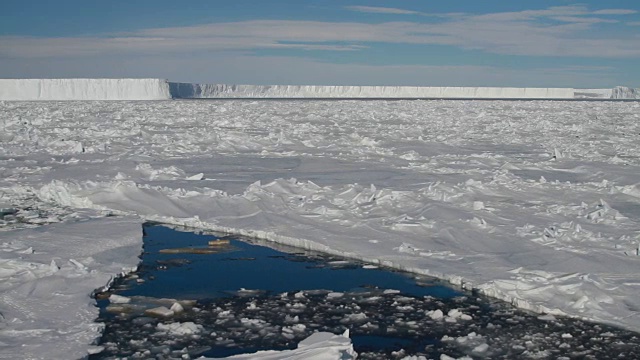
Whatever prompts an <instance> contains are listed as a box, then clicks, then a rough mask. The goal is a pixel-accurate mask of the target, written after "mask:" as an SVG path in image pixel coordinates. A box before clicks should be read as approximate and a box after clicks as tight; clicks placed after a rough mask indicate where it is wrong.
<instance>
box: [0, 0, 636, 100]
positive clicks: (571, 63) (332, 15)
mask: <svg viewBox="0 0 640 360" xmlns="http://www.w3.org/2000/svg"><path fill="white" fill-rule="evenodd" d="M638 64H640V1H638V0H607V1H602V0H600V1H593V0H583V1H580V2H575V1H565V0H556V1H547V0H535V1H525V0H522V1H521V0H517V1H516V0H510V1H508V0H484V1H478V0H456V1H442V0H438V1H435V0H396V1H390V0H386V1H384V0H370V1H359V0H353V1H348V0H347V1H345V0H323V1H319V0H306V1H301V0H277V1H276V0H274V1H270V0H192V1H176V0H137V1H120V0H111V1H106V0H100V1H98V0H96V1H86V0H82V1H80V0H63V1H50V0H38V1H36V0H19V1H17V0H2V1H0V78H24V77H26V78H73V77H83V78H87V77H89V78H91V77H109V78H119V77H136V78H137V77H153V78H166V79H169V80H171V81H183V82H200V83H226V84H262V85H264V84H292V85H304V84H313V85H415V86H519V87H525V86H529V87H576V88H590V87H593V88H596V87H612V86H616V85H625V86H632V87H640V66H638Z"/></svg>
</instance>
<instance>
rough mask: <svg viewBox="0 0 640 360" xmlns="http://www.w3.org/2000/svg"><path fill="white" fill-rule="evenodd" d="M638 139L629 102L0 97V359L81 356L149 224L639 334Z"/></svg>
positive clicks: (639, 110) (638, 115)
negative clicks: (97, 304)
mask: <svg viewBox="0 0 640 360" xmlns="http://www.w3.org/2000/svg"><path fill="white" fill-rule="evenodd" d="M639 138H640V103H637V102H554V101H466V100H465V101H462V100H459V101H445V100H437V101H381V100H378V101H324V100H322V101H320V100H306V101H301V100H297V101H296V100H279V101H251V100H211V101H179V100H178V101H164V102H137V101H110V102H108V101H104V102H82V101H77V102H8V101H7V102H0V143H1V146H0V174H1V176H0V208H1V209H2V210H1V211H2V212H0V214H5V215H2V216H1V217H0V229H2V230H4V231H0V249H1V250H2V251H0V279H1V280H0V313H2V317H1V318H0V357H5V358H15V357H16V356H17V355H16V354H21V355H20V356H19V357H26V358H56V357H57V356H55V355H56V354H62V353H64V354H70V355H69V356H63V358H70V357H79V356H81V353H82V352H85V353H86V351H87V348H88V344H89V343H90V342H91V340H92V339H94V338H95V337H96V336H97V332H98V331H99V329H97V328H96V326H97V325H95V324H93V323H92V320H93V318H94V317H95V316H96V315H97V309H95V308H92V307H91V302H92V301H91V300H90V298H89V294H90V293H91V290H92V289H94V288H98V287H102V286H105V285H107V283H108V282H109V279H110V276H114V275H116V274H118V273H120V272H123V271H128V270H130V269H131V268H132V267H135V264H136V263H137V261H138V259H137V258H136V256H137V255H139V252H140V251H141V244H142V243H141V239H140V232H141V227H140V224H141V222H142V221H144V220H156V221H160V222H165V223H170V224H178V225H187V226H192V227H198V228H204V229H210V230H218V231H225V232H231V233H238V234H243V235H249V236H254V237H259V238H262V239H267V240H271V241H275V242H280V243H285V244H290V245H295V246H298V247H303V248H307V249H314V250H320V251H324V252H327V253H333V254H340V255H345V256H348V257H353V258H357V259H364V260H367V261H371V262H373V263H376V264H381V265H384V266H389V267H394V268H399V269H405V270H409V271H413V272H415V273H419V274H426V275H432V276H436V277H439V278H443V279H447V280H449V281H451V282H452V283H454V284H459V285H462V286H464V287H465V288H476V289H478V290H479V291H480V292H483V293H485V294H488V295H491V296H494V297H497V298H501V299H505V300H507V301H511V302H512V303H514V304H515V305H517V306H519V307H522V308H526V309H531V310H534V311H537V312H545V313H550V314H554V315H557V314H567V315H570V316H575V317H580V318H586V319H591V320H596V321H600V322H605V323H609V324H615V325H619V326H622V327H624V328H628V329H631V330H635V331H640V296H638V294H639V291H640V280H639V279H638V276H637V273H638V268H639V266H640V256H638V254H639V244H640V216H639V215H640V157H639V146H640V145H639ZM107 214H112V215H120V216H118V217H107V218H105V217H104V216H106V215H107ZM55 222H60V223H58V224H52V225H43V224H48V223H55ZM34 226H39V227H35V228H32V229H31V228H29V227H34ZM52 260H53V262H52ZM340 344H342V343H341V342H340ZM23 345H24V346H23ZM89 349H92V348H89ZM56 351H59V353H57V352H56ZM91 351H94V350H91ZM76 354H77V355H78V356H76ZM72 355H73V356H72Z"/></svg>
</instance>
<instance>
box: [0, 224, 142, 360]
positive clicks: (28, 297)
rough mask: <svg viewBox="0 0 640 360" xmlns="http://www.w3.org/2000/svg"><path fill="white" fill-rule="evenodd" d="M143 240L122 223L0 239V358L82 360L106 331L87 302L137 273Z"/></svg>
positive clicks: (1, 235) (76, 226) (59, 228)
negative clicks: (121, 277)
mask: <svg viewBox="0 0 640 360" xmlns="http://www.w3.org/2000/svg"><path fill="white" fill-rule="evenodd" d="M141 237H142V231H141V228H140V222H139V221H132V220H126V219H122V218H117V219H116V218H101V219H93V220H91V219H85V220H82V221H78V222H68V223H60V224H54V225H49V226H47V227H39V228H35V229H21V230H14V231H11V232H0V313H1V315H0V358H2V359H78V358H83V357H85V356H87V355H88V351H90V350H92V349H93V348H92V347H90V346H89V344H91V343H93V342H94V341H96V340H97V339H98V338H99V337H100V335H101V333H102V328H103V324H98V323H95V322H94V320H95V319H96V318H97V317H98V313H99V309H98V308H97V307H96V305H95V301H94V300H92V299H91V298H90V297H89V295H90V294H91V293H92V292H93V291H94V290H96V289H97V288H99V287H103V286H107V285H108V284H109V282H110V281H111V280H112V279H113V276H114V275H117V274H119V273H124V272H129V271H133V270H135V268H136V266H137V264H138V262H139V259H138V257H137V256H138V255H139V254H140V252H141V250H142V239H141Z"/></svg>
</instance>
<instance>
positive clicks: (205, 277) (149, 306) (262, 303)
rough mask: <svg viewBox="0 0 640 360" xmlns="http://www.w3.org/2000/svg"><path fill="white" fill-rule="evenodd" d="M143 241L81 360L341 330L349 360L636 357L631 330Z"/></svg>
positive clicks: (370, 271)
mask: <svg viewBox="0 0 640 360" xmlns="http://www.w3.org/2000/svg"><path fill="white" fill-rule="evenodd" d="M144 233H145V238H144V253H143V255H142V263H141V266H140V268H139V270H138V271H137V272H136V273H134V274H131V275H130V276H127V277H125V278H122V279H119V280H117V281H116V282H115V283H114V284H113V286H112V287H111V289H110V290H109V291H108V292H105V293H101V294H98V295H97V298H98V299H99V300H98V304H99V306H100V308H101V315H100V319H99V321H100V322H103V323H104V324H105V332H104V335H103V337H102V338H101V340H100V345H101V346H103V348H104V351H102V352H101V353H99V354H95V355H92V356H91V359H111V358H124V357H127V358H132V359H143V358H153V359H170V358H183V359H188V358H196V357H199V356H206V357H225V356H230V355H234V354H240V353H250V352H255V351H258V350H267V349H273V350H284V349H292V348H295V346H296V345H297V344H298V343H299V342H300V341H301V340H303V339H305V338H307V337H308V336H310V335H311V334H312V333H314V332H317V331H327V332H332V333H335V334H340V333H343V332H345V330H348V331H349V333H350V336H351V339H352V342H353V344H354V348H355V350H356V352H358V354H359V356H358V358H359V359H394V358H403V357H405V356H408V355H416V356H425V357H426V358H440V356H441V355H443V354H445V355H448V356H453V357H461V356H471V357H472V358H491V359H513V358H563V357H564V358H567V359H573V358H593V359H614V358H616V359H617V358H627V359H628V358H640V338H639V337H638V334H635V333H633V332H629V331H624V330H621V329H617V328H614V327H610V326H605V325H599V324H593V323H588V322H583V321H580V320H575V319H566V318H562V317H553V316H540V315H538V314H533V313H529V312H526V311H521V310H517V309H515V308H513V307H512V306H510V305H509V304H506V303H504V302H500V301H496V300H492V299H488V298H485V297H481V296H478V295H477V294H474V293H471V292H465V291H462V290H460V289H455V288H453V287H450V286H447V285H445V284H443V283H442V282H440V281H438V280H436V279H432V278H427V277H423V276H417V275H412V274H408V273H404V272H398V271H393V270H390V269H382V268H379V267H376V266H373V265H370V264H365V263H361V262H357V261H353V260H348V259H343V258H338V257H335V256H328V255H323V254H319V253H315V252H306V251H304V252H303V251H300V250H299V249H294V248H290V247H285V246H278V245H275V244H272V243H264V242H259V241H256V240H252V239H244V238H240V237H235V236H223V235H220V234H207V233H203V232H193V230H192V231H189V230H187V229H172V228H168V227H165V226H152V225H151V224H149V225H145V227H144ZM265 245H268V246H265Z"/></svg>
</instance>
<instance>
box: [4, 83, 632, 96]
mask: <svg viewBox="0 0 640 360" xmlns="http://www.w3.org/2000/svg"><path fill="white" fill-rule="evenodd" d="M209 98H211V99H216V98H372V99H376V98H379V99H380V98H384V99H393V98H395V99H399V98H400V99H401V98H406V99H640V90H639V89H633V88H629V87H623V86H618V87H615V88H613V89H573V88H515V87H451V86H446V87H434V86H322V85H227V84H195V83H177V82H168V81H167V80H164V79H0V100H21V101H32V100H169V99H209Z"/></svg>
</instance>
